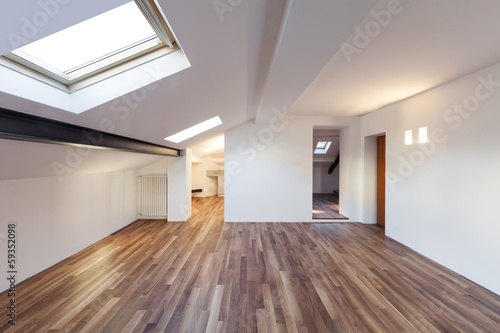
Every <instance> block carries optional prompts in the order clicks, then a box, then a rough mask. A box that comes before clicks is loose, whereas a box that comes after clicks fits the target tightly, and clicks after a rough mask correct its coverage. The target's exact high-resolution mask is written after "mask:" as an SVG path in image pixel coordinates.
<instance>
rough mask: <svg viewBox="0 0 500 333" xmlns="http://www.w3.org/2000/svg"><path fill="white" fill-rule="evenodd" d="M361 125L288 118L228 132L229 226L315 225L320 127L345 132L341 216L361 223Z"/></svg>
mask: <svg viewBox="0 0 500 333" xmlns="http://www.w3.org/2000/svg"><path fill="white" fill-rule="evenodd" d="M360 124H361V120H360V118H354V117H352V118H344V117H293V118H292V117H287V118H286V119H284V121H283V122H278V123H270V124H269V125H261V124H255V123H251V122H248V123H245V124H243V125H240V126H238V127H236V128H234V129H232V130H229V131H227V132H226V134H225V179H226V182H225V219H226V221H228V222H252V221H254V222H282V221H285V222H305V221H313V219H312V200H311V196H312V191H313V172H312V171H313V170H312V168H313V163H312V144H313V143H312V141H313V133H312V131H313V126H318V125H321V126H330V127H331V128H337V129H340V128H341V134H340V135H341V146H340V155H341V158H340V191H341V207H340V209H341V211H340V213H341V214H343V215H345V216H348V217H349V218H350V220H349V221H360V220H361V218H362V216H361V214H360V212H362V208H361V207H360V205H361V204H362V186H361V184H362V181H361V179H362V174H361V171H362V168H361V162H360V161H361V157H362V156H361V143H360V137H361V134H360ZM343 184H344V185H343ZM343 186H346V188H345V189H344V187H343Z"/></svg>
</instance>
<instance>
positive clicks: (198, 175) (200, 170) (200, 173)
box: [192, 156, 224, 197]
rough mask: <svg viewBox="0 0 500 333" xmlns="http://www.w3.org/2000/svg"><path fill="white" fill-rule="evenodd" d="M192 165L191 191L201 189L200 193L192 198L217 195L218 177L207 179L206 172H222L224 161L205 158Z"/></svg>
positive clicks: (209, 157)
mask: <svg viewBox="0 0 500 333" xmlns="http://www.w3.org/2000/svg"><path fill="white" fill-rule="evenodd" d="M199 161H200V162H199V163H193V171H192V173H193V180H192V181H193V185H192V186H193V189H195V188H196V189H200V188H201V189H202V190H203V192H201V193H194V194H193V197H211V196H215V195H218V194H219V192H220V191H219V189H218V177H208V176H207V171H210V170H224V160H223V159H220V158H213V157H211V156H206V157H203V158H200V159H199Z"/></svg>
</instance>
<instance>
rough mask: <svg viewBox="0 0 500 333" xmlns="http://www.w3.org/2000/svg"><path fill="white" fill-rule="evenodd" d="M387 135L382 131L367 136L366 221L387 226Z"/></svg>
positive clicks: (365, 174)
mask: <svg viewBox="0 0 500 333" xmlns="http://www.w3.org/2000/svg"><path fill="white" fill-rule="evenodd" d="M385 142H386V136H385V133H380V134H376V135H372V136H367V137H365V151H364V161H365V166H364V169H365V172H364V179H365V181H364V187H365V188H364V193H365V198H364V202H365V204H364V221H365V223H373V224H378V225H380V226H382V227H385V197H386V196H385V187H386V186H385V185H386V184H385V183H386V181H385V173H386V168H385V162H386V154H385V152H386V147H385V146H386V145H385Z"/></svg>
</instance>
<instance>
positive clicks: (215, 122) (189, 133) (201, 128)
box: [165, 116, 222, 143]
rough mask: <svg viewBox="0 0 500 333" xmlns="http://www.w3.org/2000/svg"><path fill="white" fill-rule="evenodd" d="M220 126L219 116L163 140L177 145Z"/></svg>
mask: <svg viewBox="0 0 500 333" xmlns="http://www.w3.org/2000/svg"><path fill="white" fill-rule="evenodd" d="M220 124H222V121H221V120H220V118H219V116H217V117H213V118H210V119H208V120H205V121H204V122H201V123H199V124H196V125H194V126H191V127H189V128H186V129H185V130H183V131H180V132H178V133H176V134H174V135H171V136H169V137H168V138H165V140H167V141H171V142H175V143H179V142H182V141H184V140H187V139H189V138H191V137H193V136H195V135H198V134H200V133H203V132H205V131H208V130H209V129H211V128H214V127H216V126H219V125H220Z"/></svg>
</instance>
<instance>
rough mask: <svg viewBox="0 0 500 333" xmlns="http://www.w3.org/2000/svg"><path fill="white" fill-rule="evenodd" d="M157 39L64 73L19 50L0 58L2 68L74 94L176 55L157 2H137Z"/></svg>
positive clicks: (174, 43)
mask: <svg viewBox="0 0 500 333" xmlns="http://www.w3.org/2000/svg"><path fill="white" fill-rule="evenodd" d="M134 2H135V3H136V5H137V6H138V8H139V10H140V11H141V12H142V14H143V15H144V17H145V19H146V20H147V21H148V23H149V24H150V26H151V28H152V29H153V30H154V32H155V33H156V36H153V37H151V38H147V39H145V40H142V41H138V42H137V43H135V44H132V45H129V46H127V47H125V48H122V49H120V50H116V51H115V52H112V53H110V54H107V55H104V56H102V57H100V58H98V59H95V60H93V61H91V62H89V63H86V64H82V65H80V66H78V67H76V68H73V69H71V70H69V71H67V73H64V72H61V71H60V70H58V69H55V68H53V67H51V66H49V65H47V64H45V63H43V62H41V61H39V60H38V59H36V58H33V57H31V56H30V55H28V54H24V53H23V52H21V51H19V50H17V51H13V52H10V53H7V54H5V55H3V56H0V65H3V66H5V67H7V68H10V69H12V70H15V71H17V72H19V73H21V74H25V75H28V76H30V77H32V78H33V79H36V80H38V81H41V82H44V83H47V84H49V85H51V86H53V87H55V88H58V89H60V90H63V91H65V92H68V93H71V92H74V91H77V90H79V89H81V88H84V87H86V86H88V85H90V84H93V83H96V82H99V81H101V80H103V79H106V78H107V77H110V76H113V75H116V74H119V73H121V72H124V71H126V70H128V69H131V68H133V67H136V66H138V65H141V64H143V63H146V62H148V61H151V60H154V59H156V58H158V57H161V56H163V55H166V54H168V53H171V52H174V51H177V50H179V49H180V47H179V46H178V45H177V43H176V40H175V37H174V35H173V33H172V31H171V29H170V27H169V26H168V23H167V20H166V18H165V16H164V15H163V13H162V12H161V10H160V9H159V7H158V3H157V1H156V0H134Z"/></svg>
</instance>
